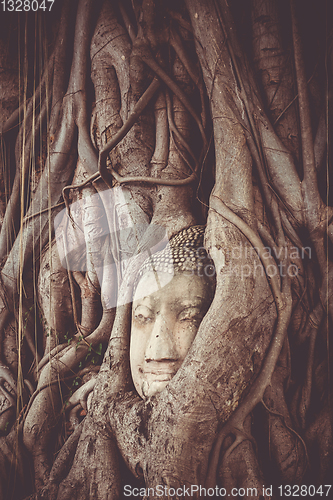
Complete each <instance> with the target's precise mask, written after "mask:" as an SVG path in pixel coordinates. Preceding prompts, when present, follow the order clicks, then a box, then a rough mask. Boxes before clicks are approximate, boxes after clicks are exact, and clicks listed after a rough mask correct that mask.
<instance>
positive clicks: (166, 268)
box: [135, 226, 215, 287]
mask: <svg viewBox="0 0 333 500" xmlns="http://www.w3.org/2000/svg"><path fill="white" fill-rule="evenodd" d="M204 234H205V226H190V227H189V228H187V229H182V230H181V231H180V232H179V233H177V234H175V235H174V236H173V237H172V238H171V239H170V241H169V244H168V245H167V246H166V247H165V248H164V249H163V250H161V251H160V252H157V253H155V254H153V255H151V256H149V257H148V258H147V259H146V260H145V261H144V263H143V264H142V266H141V268H140V270H139V273H138V276H137V279H136V283H135V287H136V285H137V284H138V282H139V280H140V278H141V277H142V276H143V275H144V274H145V273H147V272H149V271H150V272H157V273H169V274H177V273H184V272H188V273H189V274H197V275H198V276H206V277H208V278H213V277H215V267H214V263H213V261H212V259H210V258H209V257H208V255H207V252H206V250H205V248H204V246H203V243H204Z"/></svg>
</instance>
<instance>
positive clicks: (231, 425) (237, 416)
mask: <svg viewBox="0 0 333 500" xmlns="http://www.w3.org/2000/svg"><path fill="white" fill-rule="evenodd" d="M211 209H213V210H216V212H217V213H219V214H220V215H221V216H222V217H224V218H226V219H227V220H229V221H230V222H231V223H233V224H235V226H236V227H237V228H238V229H239V230H240V231H241V232H242V233H243V234H244V235H245V236H246V237H247V238H248V239H249V240H250V243H251V244H252V245H253V247H254V248H255V249H256V251H257V253H258V255H259V257H260V259H261V261H262V263H263V265H264V267H265V270H266V274H267V277H268V274H269V273H267V269H268V262H270V259H269V258H268V259H267V258H266V256H265V255H264V254H263V251H262V250H263V244H262V242H261V240H260V239H259V238H258V237H257V235H256V234H255V233H254V232H253V231H252V230H251V229H250V227H249V226H248V225H247V224H246V223H245V222H244V221H243V220H242V219H240V218H239V217H238V216H236V215H235V214H234V213H233V212H232V211H231V210H229V209H228V208H227V207H226V205H224V203H223V202H222V201H221V200H220V199H219V198H217V197H216V196H214V195H213V196H212V200H211ZM269 257H270V256H269ZM270 258H271V257H270ZM271 265H272V264H271ZM273 265H276V264H275V263H273ZM274 277H275V276H274ZM288 281H289V280H288ZM270 285H271V288H272V292H273V296H274V299H275V302H276V307H277V312H278V320H277V325H276V329H275V333H274V336H273V338H272V341H271V344H270V347H269V348H268V352H267V354H266V356H265V358H264V361H263V363H262V367H261V370H260V372H259V375H258V377H257V378H256V380H255V382H254V383H253V384H252V386H251V388H250V391H249V393H248V394H247V395H246V396H245V398H244V399H243V401H242V402H241V403H240V404H239V406H238V407H237V409H236V410H235V411H234V413H233V415H232V416H231V418H230V419H229V420H228V421H227V423H226V424H225V425H224V426H223V427H222V429H221V431H220V432H219V435H218V438H217V440H216V443H215V445H214V448H213V452H212V458H211V462H210V465H209V469H208V474H207V479H206V484H207V487H213V488H214V487H215V485H216V471H217V467H218V461H219V457H220V450H221V446H222V444H223V441H224V439H225V438H226V437H227V436H228V435H229V434H232V433H234V432H235V429H238V430H241V431H243V429H244V421H245V419H246V417H247V416H248V415H249V414H250V413H251V411H252V410H253V409H254V407H255V406H256V405H257V404H258V403H260V401H261V400H262V398H263V395H264V392H265V390H266V388H267V387H268V385H269V384H270V382H271V377H272V375H273V372H274V369H275V365H276V362H277V360H278V357H279V355H280V351H281V349H282V345H283V342H284V338H285V335H286V333H287V327H288V324H289V321H290V317H291V312H292V303H291V291H290V283H284V284H283V292H282V293H281V292H280V285H279V283H278V280H277V279H276V280H272V279H271V280H270Z"/></svg>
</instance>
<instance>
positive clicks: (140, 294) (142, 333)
mask: <svg viewBox="0 0 333 500" xmlns="http://www.w3.org/2000/svg"><path fill="white" fill-rule="evenodd" d="M211 295H212V284H211V282H210V281H209V279H206V278H203V277H200V276H197V275H195V274H194V275H192V276H189V275H187V274H185V273H182V274H176V275H175V276H174V277H173V278H172V279H171V281H170V276H169V275H167V274H164V273H161V274H159V276H158V282H157V281H156V277H155V275H154V274H153V273H152V272H149V273H147V274H146V275H144V276H143V277H142V278H141V280H140V281H139V284H138V286H137V289H136V292H135V295H134V300H133V312H132V327H131V343H130V364H131V373H132V378H133V382H134V385H135V388H136V390H137V391H138V393H139V394H140V396H141V397H149V396H153V395H155V394H157V393H159V392H161V391H162V390H163V389H164V387H165V386H166V385H167V384H168V382H169V381H170V380H171V379H172V377H173V376H174V375H175V373H176V372H177V371H178V369H179V367H180V365H181V364H182V362H183V361H184V359H185V356H186V354H187V352H188V350H189V348H190V346H191V344H192V342H193V339H194V337H195V335H196V333H197V330H198V328H199V325H200V323H201V320H202V318H203V316H204V315H205V314H206V312H207V310H208V307H209V305H210V302H211Z"/></svg>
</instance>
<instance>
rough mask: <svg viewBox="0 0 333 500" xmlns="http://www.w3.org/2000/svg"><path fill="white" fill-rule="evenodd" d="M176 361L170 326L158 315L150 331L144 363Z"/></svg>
mask: <svg viewBox="0 0 333 500" xmlns="http://www.w3.org/2000/svg"><path fill="white" fill-rule="evenodd" d="M177 359H178V356H177V350H176V346H175V342H174V337H173V334H172V324H171V323H170V322H168V324H167V321H166V319H165V318H164V317H163V315H162V314H160V315H158V316H157V318H156V320H155V323H154V327H153V329H152V332H151V335H150V337H149V341H148V344H147V349H146V352H145V361H146V362H147V363H148V362H149V361H165V360H172V361H176V360H177Z"/></svg>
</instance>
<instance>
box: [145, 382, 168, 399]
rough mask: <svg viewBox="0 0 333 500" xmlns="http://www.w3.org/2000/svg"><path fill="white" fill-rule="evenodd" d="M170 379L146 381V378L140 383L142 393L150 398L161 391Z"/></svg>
mask: <svg viewBox="0 0 333 500" xmlns="http://www.w3.org/2000/svg"><path fill="white" fill-rule="evenodd" d="M169 382H170V380H164V381H158V380H154V381H153V382H150V383H148V382H147V381H146V380H145V381H144V382H143V383H142V388H141V389H142V395H143V396H144V397H145V398H150V397H151V396H156V394H158V393H160V392H162V391H163V389H164V388H165V387H166V386H167V385H168V383H169Z"/></svg>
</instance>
